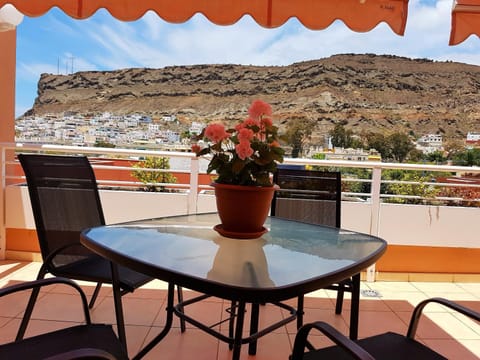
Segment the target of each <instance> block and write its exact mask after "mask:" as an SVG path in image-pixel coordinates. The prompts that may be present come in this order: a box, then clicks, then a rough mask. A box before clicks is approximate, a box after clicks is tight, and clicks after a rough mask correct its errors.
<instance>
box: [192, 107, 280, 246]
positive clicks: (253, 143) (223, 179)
mask: <svg viewBox="0 0 480 360" xmlns="http://www.w3.org/2000/svg"><path fill="white" fill-rule="evenodd" d="M248 114H249V116H248V118H247V119H245V120H244V121H242V122H240V123H238V124H237V125H236V126H235V127H234V128H226V127H225V125H224V124H222V123H219V122H213V123H211V124H209V125H208V126H207V127H206V128H205V129H204V130H203V131H202V133H201V134H200V135H198V136H197V137H195V139H194V140H195V143H194V144H193V145H192V151H193V152H195V153H196V154H197V156H204V155H210V156H211V159H210V163H209V165H208V168H207V172H208V173H212V172H215V173H216V174H217V178H216V179H215V181H214V183H212V186H213V187H214V188H215V196H216V199H217V209H218V212H219V216H220V220H221V221H222V223H221V224H219V225H217V226H216V227H215V230H217V231H218V232H220V233H221V234H222V235H224V236H229V237H235V238H256V237H259V236H260V235H261V234H263V233H264V232H265V231H266V229H265V228H264V227H263V223H264V222H265V219H266V217H267V216H268V212H269V209H270V203H271V200H272V197H273V192H274V191H275V189H276V188H277V187H276V186H275V185H274V184H273V182H272V175H273V173H274V172H275V171H276V169H277V164H278V163H281V162H283V154H284V150H283V149H282V148H281V146H280V144H279V135H278V128H277V127H276V126H275V125H274V124H273V120H272V108H271V106H270V105H269V104H268V103H266V102H263V101H261V100H256V101H254V102H253V103H252V104H251V106H250V108H249V109H248Z"/></svg>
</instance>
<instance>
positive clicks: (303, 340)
mask: <svg viewBox="0 0 480 360" xmlns="http://www.w3.org/2000/svg"><path fill="white" fill-rule="evenodd" d="M432 302H433V303H438V304H442V305H444V306H446V307H448V308H450V309H453V310H455V311H457V312H459V313H461V314H463V315H466V316H468V317H470V318H472V319H474V320H476V321H479V322H480V313H477V312H475V311H473V310H471V309H468V308H466V307H464V306H461V305H459V304H457V303H454V302H452V301H449V300H446V299H442V298H431V299H427V300H424V301H422V302H420V303H419V304H418V305H417V306H416V307H415V309H414V311H413V314H412V317H411V319H410V325H409V327H408V331H407V335H406V336H405V335H400V334H397V333H393V332H387V333H384V334H380V335H375V336H371V337H368V338H364V339H361V340H356V341H352V340H350V339H348V338H347V337H346V336H344V335H342V334H341V333H340V332H338V331H337V330H336V329H335V328H333V327H332V326H331V325H329V324H327V323H325V322H321V321H319V322H314V323H310V324H306V325H304V326H303V327H301V328H300V330H299V331H298V333H297V336H296V337H295V342H294V346H293V353H292V356H291V357H290V359H291V360H317V359H318V360H320V359H336V360H346V359H360V360H372V359H377V360H381V359H385V360H405V359H422V360H438V359H447V358H446V357H444V356H442V355H440V354H439V353H437V352H435V351H434V350H432V349H431V348H429V347H427V346H426V345H425V344H423V343H421V342H418V341H416V340H415V333H416V331H417V326H418V323H419V320H420V317H421V314H422V310H423V308H424V307H425V306H426V305H427V304H429V303H432ZM312 329H316V330H318V331H320V332H321V333H323V334H324V335H325V336H327V337H328V338H329V339H330V340H332V341H333V342H334V343H335V344H336V345H335V346H330V347H326V348H322V349H317V350H315V349H314V350H310V351H308V352H305V349H306V348H310V347H311V345H310V343H309V342H308V339H307V338H308V335H309V333H310V331H311V330H312Z"/></svg>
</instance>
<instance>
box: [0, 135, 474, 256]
mask: <svg viewBox="0 0 480 360" xmlns="http://www.w3.org/2000/svg"><path fill="white" fill-rule="evenodd" d="M12 152H16V153H18V152H44V153H67V154H84V155H87V156H90V157H95V158H102V157H103V158H107V157H108V159H111V158H123V159H125V158H126V159H128V158H145V157H148V156H155V157H168V158H169V159H180V160H182V161H183V163H184V165H185V167H184V168H181V169H178V168H175V166H172V168H171V169H170V170H166V171H170V172H175V173H184V174H189V183H187V184H160V185H165V186H170V187H175V188H177V189H179V191H184V192H187V193H188V206H187V207H188V212H189V213H193V212H196V209H197V200H198V196H199V195H198V194H199V192H200V191H201V190H206V189H209V188H210V187H209V186H208V185H200V184H199V175H200V174H202V173H205V170H204V169H205V168H206V163H207V161H206V160H205V159H198V158H197V157H196V156H195V154H193V153H190V152H173V151H153V150H134V149H116V148H96V147H76V146H61V145H51V144H43V145H22V144H11V143H0V160H1V176H2V180H1V184H2V185H1V186H2V191H1V193H0V204H1V206H0V216H1V217H0V219H1V224H0V258H3V256H2V255H3V254H4V251H5V224H6V222H5V214H6V211H7V204H6V201H5V189H6V184H7V183H8V181H9V180H17V181H18V180H19V177H18V176H17V177H16V176H14V175H12V173H11V172H9V171H7V167H8V166H15V165H17V162H16V161H15V160H14V158H13V156H12V155H11V153H12ZM7 154H10V157H9V158H7ZM203 161H204V162H203ZM284 163H285V164H290V165H309V166H318V167H327V168H335V169H342V168H363V169H369V170H370V171H371V179H355V178H349V177H342V181H344V182H367V183H370V184H371V186H370V192H369V193H353V192H344V196H351V197H354V196H357V197H363V198H366V199H367V201H368V202H369V203H370V205H371V206H370V211H371V214H370V219H371V220H370V222H371V223H370V233H371V234H374V235H377V234H378V221H379V213H380V204H381V202H382V199H384V198H387V197H391V196H392V195H388V194H382V193H381V186H382V184H388V183H408V184H419V183H418V182H415V181H408V182H406V181H403V182H402V181H392V180H382V171H383V170H385V169H399V170H417V171H428V172H441V173H473V174H480V167H464V166H445V165H426V164H397V163H382V162H361V161H345V160H315V159H292V158H287V159H285V161H284ZM93 167H94V168H96V169H109V170H115V171H129V172H131V171H133V170H137V169H133V168H130V167H126V166H118V167H113V166H110V165H104V164H103V165H102V164H101V162H94V163H93ZM142 170H143V169H142ZM145 170H146V171H165V170H153V169H151V170H149V169H145ZM99 184H100V185H115V186H139V185H142V184H141V183H140V182H130V181H129V182H125V181H118V180H116V179H102V180H99ZM423 184H424V185H428V186H452V187H458V186H468V187H472V188H475V187H480V185H473V184H468V185H459V184H451V183H434V182H428V183H423ZM395 196H396V197H399V198H413V199H418V198H419V197H418V196H412V195H409V194H403V195H395ZM449 199H452V198H449ZM453 199H454V200H461V199H458V198H453ZM440 200H441V199H440Z"/></svg>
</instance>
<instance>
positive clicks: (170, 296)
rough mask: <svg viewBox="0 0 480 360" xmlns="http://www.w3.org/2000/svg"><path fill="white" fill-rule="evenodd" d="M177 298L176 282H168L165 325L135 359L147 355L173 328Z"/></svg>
mask: <svg viewBox="0 0 480 360" xmlns="http://www.w3.org/2000/svg"><path fill="white" fill-rule="evenodd" d="M174 298H175V284H173V283H168V294H167V308H166V311H167V320H166V322H165V327H164V328H163V330H162V331H161V332H160V334H158V335H157V336H155V338H154V339H153V340H152V341H150V342H149V343H148V344H147V345H146V346H145V347H144V348H143V349H142V350H141V351H140V352H139V353H138V354H137V355H135V357H134V358H133V360H138V359H141V358H142V357H144V356H145V354H146V353H148V352H149V351H150V350H152V348H153V347H154V346H155V345H157V344H158V343H159V342H160V341H161V340H162V339H163V338H164V337H165V336H166V335H167V333H168V331H169V330H170V329H171V328H172V323H173V312H174V311H173V306H174V305H173V302H174Z"/></svg>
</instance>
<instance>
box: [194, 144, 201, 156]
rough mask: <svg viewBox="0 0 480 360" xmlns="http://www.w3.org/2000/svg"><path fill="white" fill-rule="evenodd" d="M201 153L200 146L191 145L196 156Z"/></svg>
mask: <svg viewBox="0 0 480 360" xmlns="http://www.w3.org/2000/svg"><path fill="white" fill-rule="evenodd" d="M200 151H202V148H201V147H200V145H198V144H193V145H192V152H194V153H195V154H197V156H198V153H199V152H200Z"/></svg>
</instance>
